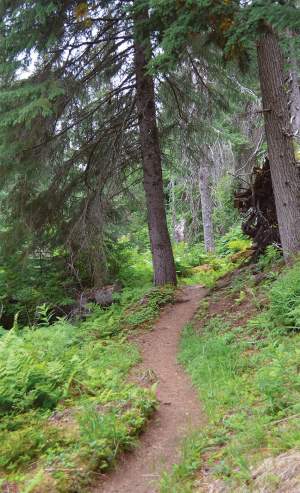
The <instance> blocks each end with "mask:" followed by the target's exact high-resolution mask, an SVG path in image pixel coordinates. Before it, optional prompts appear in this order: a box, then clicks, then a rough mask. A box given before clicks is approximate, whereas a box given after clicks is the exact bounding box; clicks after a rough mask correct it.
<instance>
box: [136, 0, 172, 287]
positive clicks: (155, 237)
mask: <svg viewBox="0 0 300 493" xmlns="http://www.w3.org/2000/svg"><path fill="white" fill-rule="evenodd" d="M148 25H149V16H148V11H147V9H145V8H144V9H143V10H139V13H138V14H137V15H136V17H135V43H134V48H135V57H134V60H135V74H136V104H137V110H138V119H139V130H140V143H141V148H142V162H143V174H144V189H145V195H146V203H147V214H148V228H149V236H150V244H151V251H152V262H153V269H154V284H155V285H156V286H157V285H164V284H168V283H170V284H176V269H175V263H174V257H173V251H172V246H171V241H170V236H169V232H168V227H167V219H166V211H165V204H164V191H163V179H162V168H161V152H160V145H159V136H158V129H157V123H156V108H155V93H154V81H153V77H152V76H151V75H149V74H148V73H147V62H148V61H149V60H150V58H151V41H150V33H149V31H148Z"/></svg>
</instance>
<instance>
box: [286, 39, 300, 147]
mask: <svg viewBox="0 0 300 493" xmlns="http://www.w3.org/2000/svg"><path fill="white" fill-rule="evenodd" d="M294 36H296V34H294V33H292V32H289V37H290V40H291V41H290V50H289V51H290V56H289V59H290V73H289V85H290V89H289V91H288V93H289V101H288V104H289V108H290V117H291V127H292V132H293V134H294V137H295V138H296V140H297V142H298V143H299V140H300V90H299V81H298V63H297V55H296V53H295V47H294V44H293V38H294Z"/></svg>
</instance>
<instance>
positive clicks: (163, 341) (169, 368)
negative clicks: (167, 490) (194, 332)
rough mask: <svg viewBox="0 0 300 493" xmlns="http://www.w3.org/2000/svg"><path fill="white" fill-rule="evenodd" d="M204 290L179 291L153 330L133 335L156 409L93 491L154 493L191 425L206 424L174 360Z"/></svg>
mask: <svg viewBox="0 0 300 493" xmlns="http://www.w3.org/2000/svg"><path fill="white" fill-rule="evenodd" d="M206 293H207V290H206V289H205V288H203V287H201V286H188V287H185V288H183V289H181V290H180V291H179V293H178V295H177V298H176V301H175V303H174V304H173V305H169V306H167V307H166V308H165V309H164V310H163V312H162V314H161V316H160V318H159V320H158V322H157V323H156V324H155V326H154V328H153V330H151V331H149V332H144V333H143V334H141V335H139V336H138V337H137V339H136V341H137V344H138V346H139V348H140V351H141V356H142V360H143V362H142V365H140V366H139V367H138V369H137V371H138V374H139V375H140V378H142V375H145V376H146V377H145V378H147V375H148V376H149V378H152V379H153V381H155V380H157V381H158V388H157V397H158V399H159V406H158V410H157V411H156V413H155V415H154V416H153V417H152V420H151V421H150V423H149V424H148V426H147V428H146V430H145V432H144V433H143V434H142V435H141V437H140V440H139V444H138V446H137V448H136V449H135V451H134V452H133V453H130V454H125V455H124V456H123V457H122V458H121V459H120V461H119V462H118V464H117V467H116V470H115V471H113V472H112V473H111V474H110V475H108V476H107V478H106V479H105V480H104V481H102V482H101V485H98V486H97V488H96V489H94V490H93V492H94V493H155V492H157V491H158V488H157V484H158V481H159V479H160V476H161V474H162V472H163V471H164V470H169V469H170V468H171V467H172V464H175V463H176V462H178V460H179V451H180V442H181V440H182V438H183V437H184V436H185V435H186V434H188V433H189V430H190V429H191V428H194V427H199V426H201V424H202V423H203V424H204V423H205V417H204V416H203V414H202V412H201V408H200V402H199V399H198V397H197V395H196V392H195V391H194V389H193V388H192V385H191V382H190V379H189V377H188V376H187V375H186V374H185V372H184V370H183V369H182V368H181V366H180V365H179V364H178V363H177V352H178V343H179V339H180V333H181V331H182V329H183V328H184V327H185V325H186V324H187V323H188V322H189V321H190V320H191V319H192V317H193V315H194V314H195V312H196V310H197V308H198V306H199V302H200V301H201V299H202V298H203V297H204V296H205V295H206Z"/></svg>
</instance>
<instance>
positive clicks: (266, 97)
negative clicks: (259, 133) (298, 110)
mask: <svg viewBox="0 0 300 493" xmlns="http://www.w3.org/2000/svg"><path fill="white" fill-rule="evenodd" d="M257 53H258V67H259V76H260V85H261V92H262V101H263V109H264V118H265V129H266V137H267V143H268V153H269V161H270V169H271V177H272V183H273V189H274V196H275V204H276V212H277V218H278V226H279V234H280V239H281V244H282V248H283V253H284V257H285V259H286V260H287V259H288V258H289V257H290V256H291V255H292V254H294V253H296V252H298V251H299V250H300V177H299V171H298V169H297V167H296V166H295V158H294V150H293V142H292V137H291V127H290V121H289V110H288V101H287V96H286V93H285V90H284V70H283V56H282V53H281V49H280V46H279V41H278V38H277V36H276V34H275V33H274V32H273V31H272V30H271V29H267V28H266V31H265V32H264V33H263V34H262V35H261V37H260V40H259V42H258V46H257Z"/></svg>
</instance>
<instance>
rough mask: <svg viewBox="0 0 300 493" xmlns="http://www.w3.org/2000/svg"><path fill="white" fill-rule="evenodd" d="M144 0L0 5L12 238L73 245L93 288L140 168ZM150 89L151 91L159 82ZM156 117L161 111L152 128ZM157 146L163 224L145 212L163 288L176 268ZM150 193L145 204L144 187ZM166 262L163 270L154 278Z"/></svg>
mask: <svg viewBox="0 0 300 493" xmlns="http://www.w3.org/2000/svg"><path fill="white" fill-rule="evenodd" d="M140 3H141V4H142V6H144V4H145V3H144V2H142V1H141V2H139V1H138V2H135V3H134V5H132V2H129V1H128V2H127V1H125V2H124V1H107V0H101V1H96V0H90V1H86V2H80V1H75V0H66V1H64V2H62V1H60V0H51V1H50V0H43V1H42V2H40V1H38V2H37V1H35V0H30V1H29V2H26V3H24V2H23V1H22V0H16V1H14V2H2V3H1V5H0V19H1V21H0V32H1V37H0V50H1V60H0V62H1V63H0V83H1V86H0V101H1V107H0V114H1V125H0V138H1V147H0V171H1V174H2V178H3V180H2V183H9V184H10V185H9V188H10V192H9V193H8V196H7V200H6V203H5V208H6V209H7V211H8V212H9V214H8V218H9V224H8V228H7V231H8V233H9V234H8V236H9V238H12V236H13V234H14V233H16V234H15V236H16V237H18V239H19V240H20V241H19V244H18V248H20V247H22V248H23V249H24V246H25V245H26V247H29V246H30V244H31V248H33V249H34V248H36V246H37V244H39V246H40V247H41V248H43V249H47V247H48V246H49V245H50V244H51V245H52V246H62V245H64V246H66V245H67V246H68V249H69V251H70V252H71V257H72V258H74V257H78V254H79V256H80V254H82V253H84V255H85V258H86V260H87V262H90V261H91V270H92V277H93V278H94V280H95V282H97V283H100V282H101V278H103V272H102V271H101V270H100V271H99V265H100V262H99V260H100V257H101V249H99V246H98V245H99V244H101V243H103V234H104V230H105V226H106V222H107V217H108V216H110V215H111V213H112V210H111V209H112V202H113V199H114V197H115V196H116V194H117V193H120V192H122V191H123V189H124V188H125V187H127V186H128V185H130V174H131V173H132V169H137V168H138V162H139V158H140V152H141V141H142V140H143V139H142V138H139V133H140V132H142V126H141V118H139V119H138V115H140V116H141V114H143V113H142V111H143V110H142V108H141V106H140V107H139V108H137V106H136V100H138V99H139V98H138V97H136V96H137V95H136V72H137V71H136V64H135V63H134V52H137V50H136V49H135V50H134V22H133V17H134V15H133V14H134V10H135V9H136V8H137V7H139V4H140ZM132 7H133V8H132ZM145 9H147V4H146V7H145ZM135 22H137V23H138V24H139V20H137V19H136V20H135ZM149 35H150V34H149ZM149 35H148V34H147V36H148V37H149ZM139 42H140V43H143V42H144V40H142V39H141V40H139ZM136 46H137V45H136V44H135V47H136ZM147 57H148V54H147ZM143 71H145V67H143ZM146 79H147V77H146V76H145V80H146ZM147 80H148V79H147ZM150 86H151V87H152V89H151V90H152V91H154V89H153V87H154V86H153V82H150ZM153 97H154V93H153ZM154 120H155V111H154V112H153V118H152V125H153V129H155V121H154ZM138 121H140V130H139V125H138ZM156 139H157V144H156V147H157V152H156V155H155V156H153V159H152V158H151V159H152V164H151V165H152V166H154V168H156V172H157V174H158V176H159V180H160V184H159V186H158V188H157V190H156V192H155V191H152V192H151V193H152V194H154V196H155V193H157V197H156V200H157V201H158V203H159V209H160V217H157V211H156V209H155V207H156V205H157V204H156V203H155V200H152V201H149V200H147V205H148V209H149V208H151V207H153V208H154V210H148V217H149V230H150V236H151V235H154V236H156V238H157V239H156V240H155V242H156V244H157V246H159V248H154V247H153V248H152V253H153V264H154V269H155V282H157V283H158V284H164V283H167V282H172V283H174V282H175V267H174V261H173V254H172V250H171V245H170V241H169V236H168V231H167V226H166V219H165V211H164V203H163V191H162V180H161V163H160V156H159V144H158V136H157V137H156ZM143 156H144V159H143V163H144V165H145V154H143ZM155 159H156V161H157V162H156V163H154V161H155ZM149 165H150V164H149V163H148V168H149ZM135 179H136V176H135ZM144 182H145V180H144ZM145 183H146V182H145ZM153 185H154V183H153ZM146 195H147V197H148V199H149V193H148V194H147V190H146ZM154 198H155V197H154ZM151 217H152V218H153V217H154V218H155V221H151V220H150V218H151ZM150 223H151V224H150ZM162 239H163V242H162ZM151 242H152V245H153V244H154V243H155V242H154V240H153V238H151ZM162 245H164V246H162ZM163 251H164V254H162V252H163ZM167 259H168V260H167ZM167 261H168V262H169V265H168V267H166V266H165V267H164V269H165V270H164V272H163V273H162V272H161V270H160V273H158V272H156V269H158V265H162V264H164V263H166V262H167Z"/></svg>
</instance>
